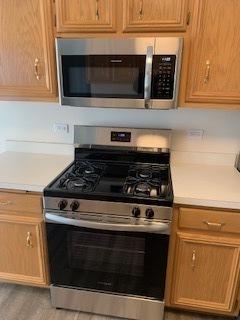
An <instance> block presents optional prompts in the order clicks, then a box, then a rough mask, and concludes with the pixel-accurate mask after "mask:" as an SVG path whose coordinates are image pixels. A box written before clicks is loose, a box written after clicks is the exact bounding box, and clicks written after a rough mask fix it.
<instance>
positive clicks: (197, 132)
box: [187, 129, 204, 140]
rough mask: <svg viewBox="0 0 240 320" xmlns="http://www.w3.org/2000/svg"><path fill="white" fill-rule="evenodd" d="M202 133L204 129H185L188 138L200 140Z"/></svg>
mask: <svg viewBox="0 0 240 320" xmlns="http://www.w3.org/2000/svg"><path fill="white" fill-rule="evenodd" d="M203 134H204V130H202V129H190V130H188V131H187V136H188V139H191V140H202V139H203Z"/></svg>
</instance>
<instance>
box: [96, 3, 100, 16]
mask: <svg viewBox="0 0 240 320" xmlns="http://www.w3.org/2000/svg"><path fill="white" fill-rule="evenodd" d="M99 19H100V13H99V0H96V20H99Z"/></svg>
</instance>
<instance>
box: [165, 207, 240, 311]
mask: <svg viewBox="0 0 240 320" xmlns="http://www.w3.org/2000/svg"><path fill="white" fill-rule="evenodd" d="M239 214H240V213H239V212H228V211H226V210H225V211H223V210H214V209H206V208H195V207H188V208H185V207H175V209H174V215H173V229H172V234H171V241H170V250H169V261H168V272H167V285H166V296H165V298H166V305H167V306H169V307H174V308H179V309H186V310H193V311H197V312H207V313H212V314H218V315H228V316H236V315H238V313H239V309H240V303H239V297H240V290H239V289H240V237H239V227H240V222H239V219H240V216H239Z"/></svg>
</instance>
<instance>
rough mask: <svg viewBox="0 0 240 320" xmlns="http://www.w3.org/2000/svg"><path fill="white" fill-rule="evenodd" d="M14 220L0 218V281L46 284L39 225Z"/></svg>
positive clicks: (40, 226)
mask: <svg viewBox="0 0 240 320" xmlns="http://www.w3.org/2000/svg"><path fill="white" fill-rule="evenodd" d="M14 218H15V219H11V216H9V219H6V218H5V219H4V220H2V219H1V218H0V252H1V258H0V279H3V280H6V281H8V280H9V281H13V282H20V283H25V284H33V285H46V284H47V276H46V275H47V273H46V270H45V263H44V248H43V243H44V239H43V222H41V221H37V220H36V219H35V218H27V221H26V218H25V217H21V216H20V217H17V218H16V217H14Z"/></svg>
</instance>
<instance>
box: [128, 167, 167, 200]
mask: <svg viewBox="0 0 240 320" xmlns="http://www.w3.org/2000/svg"><path fill="white" fill-rule="evenodd" d="M166 173H167V171H166V168H165V169H163V168H161V167H159V166H132V167H130V169H129V171H128V177H127V178H126V180H125V183H124V187H123V192H124V193H125V194H127V195H133V196H139V197H148V198H157V197H163V196H165V195H166V192H167V185H166V183H165V178H166Z"/></svg>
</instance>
